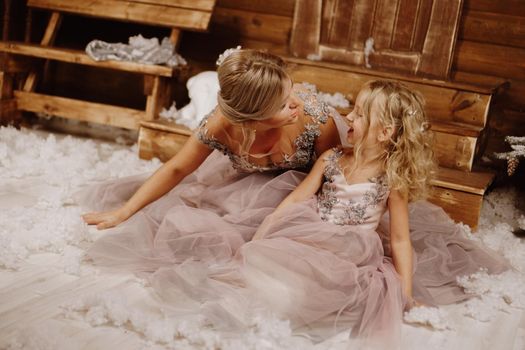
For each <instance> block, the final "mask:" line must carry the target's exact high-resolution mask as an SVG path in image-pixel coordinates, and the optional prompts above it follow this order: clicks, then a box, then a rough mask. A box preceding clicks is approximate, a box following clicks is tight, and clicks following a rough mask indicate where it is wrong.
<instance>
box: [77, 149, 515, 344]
mask: <svg viewBox="0 0 525 350" xmlns="http://www.w3.org/2000/svg"><path fill="white" fill-rule="evenodd" d="M304 176H305V175H304V173H301V172H297V171H287V172H285V173H282V174H261V173H255V174H241V173H238V172H237V171H235V170H234V169H233V168H232V167H231V165H230V163H229V161H228V159H227V158H226V157H224V156H222V155H220V154H218V153H217V152H215V153H213V154H212V156H211V157H209V158H208V160H207V161H206V162H205V163H204V164H203V165H202V166H201V167H200V168H199V169H198V170H197V171H196V172H195V173H194V174H192V175H190V176H189V177H188V178H186V179H185V180H184V181H183V182H182V183H181V184H179V186H177V187H176V188H175V189H173V190H172V191H171V192H169V193H168V194H166V195H165V196H164V197H162V198H161V199H159V200H157V201H155V202H154V203H152V204H150V205H148V206H147V207H145V208H144V209H142V210H141V211H139V212H138V213H136V214H135V215H134V216H132V217H131V218H130V219H128V220H127V221H126V222H124V223H122V224H121V225H119V226H118V227H116V228H113V229H111V230H108V231H107V233H106V234H104V236H102V237H101V238H100V239H98V240H97V241H96V242H94V244H93V246H92V247H91V248H90V249H89V250H88V252H87V255H88V257H89V258H90V259H91V260H93V262H94V263H95V264H97V265H100V266H104V267H108V268H117V269H121V270H128V271H133V272H136V273H140V274H142V275H145V276H147V278H148V279H149V280H150V281H151V285H152V286H153V287H154V290H155V291H156V293H157V294H158V296H160V298H161V300H162V301H163V302H164V304H165V306H166V309H167V310H170V312H173V313H174V314H178V315H184V314H191V313H198V314H200V315H204V316H205V317H206V318H207V320H208V321H209V322H210V324H211V325H212V326H213V327H216V328H218V329H229V330H232V329H242V328H246V327H249V326H250V324H252V322H253V318H254V317H257V315H258V314H259V313H261V312H262V313H268V312H270V313H271V314H273V315H276V316H277V317H280V318H283V319H287V320H289V321H290V324H291V326H292V327H293V328H294V329H299V330H303V331H307V333H309V334H311V336H312V337H318V338H319V339H325V338H327V337H329V336H332V335H334V334H335V333H337V332H339V331H341V330H344V329H350V328H351V332H352V335H353V336H354V337H355V338H356V339H360V340H363V342H364V344H367V345H373V344H376V345H378V347H383V346H384V345H385V344H389V345H390V346H389V347H392V345H393V344H399V336H400V325H401V320H402V313H403V309H404V306H405V303H406V300H405V298H404V296H403V292H402V289H401V283H400V279H399V276H398V275H397V273H396V271H395V268H394V265H393V263H392V259H391V257H390V244H389V241H388V236H389V235H388V215H385V216H384V217H383V218H382V220H381V223H380V225H379V228H378V230H368V229H360V228H359V227H353V226H340V225H335V224H332V223H329V222H325V221H322V220H321V219H320V217H319V215H318V213H317V207H316V200H315V198H312V199H310V200H308V201H305V202H301V203H297V204H294V205H292V206H290V207H288V208H287V209H286V210H285V211H284V212H282V213H281V214H280V215H279V217H277V218H272V220H271V221H269V220H266V221H265V222H264V227H265V232H266V235H265V237H264V239H260V240H255V241H252V240H251V238H252V236H253V235H254V233H255V231H256V230H257V228H258V227H259V226H260V225H261V223H263V220H264V219H265V218H266V217H267V216H268V215H269V214H270V213H272V212H273V210H274V208H275V207H276V206H277V205H278V204H279V203H280V202H281V201H282V200H283V199H284V198H285V197H286V195H287V194H289V193H290V192H291V191H292V190H293V189H294V188H295V187H296V186H297V185H298V184H299V183H300V181H301V180H302V179H303V178H304ZM144 179H145V177H131V178H126V179H121V180H116V181H113V182H109V183H105V184H102V185H98V186H95V187H94V188H91V189H89V190H88V191H85V192H83V193H81V194H80V196H79V201H80V203H81V204H82V205H84V206H86V207H89V208H90V209H96V210H103V209H111V208H113V207H116V206H118V205H120V204H122V203H123V202H124V201H125V200H126V199H127V198H129V197H130V196H131V194H132V193H134V191H135V190H136V189H137V188H138V186H140V184H141V183H142V182H143V181H144ZM410 230H411V238H412V243H413V247H414V251H415V262H416V263H415V267H414V298H415V299H416V300H418V301H420V302H422V303H425V304H427V305H436V304H447V303H453V302H458V301H461V300H464V299H466V298H468V297H469V295H467V294H465V293H464V291H463V290H462V289H461V288H460V287H459V286H458V285H457V283H456V278H457V277H458V276H462V275H468V274H472V273H474V272H476V271H477V270H478V269H479V268H481V267H484V268H487V269H489V272H492V273H498V272H501V271H503V270H505V269H507V268H508V264H507V263H506V261H504V260H503V259H502V258H501V257H499V256H497V255H496V254H495V253H494V252H491V251H488V250H486V249H483V248H481V247H480V246H478V245H477V244H476V243H475V242H473V241H471V240H469V239H468V238H465V237H464V234H463V233H462V231H461V230H460V229H459V228H458V227H457V226H456V225H455V224H454V223H453V222H452V221H451V220H450V219H449V218H448V216H447V215H446V214H445V213H444V212H443V210H442V209H441V208H439V207H436V206H434V205H432V204H430V203H428V202H418V203H414V204H412V205H411V206H410ZM369 347H370V346H369Z"/></svg>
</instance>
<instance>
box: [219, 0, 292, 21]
mask: <svg viewBox="0 0 525 350" xmlns="http://www.w3.org/2000/svg"><path fill="white" fill-rule="evenodd" d="M216 8H217V9H219V8H229V9H236V10H245V11H250V12H260V13H267V14H271V15H279V16H286V17H290V18H293V11H294V8H295V0H217V6H216Z"/></svg>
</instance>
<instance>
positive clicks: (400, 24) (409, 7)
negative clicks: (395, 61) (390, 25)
mask: <svg viewBox="0 0 525 350" xmlns="http://www.w3.org/2000/svg"><path fill="white" fill-rule="evenodd" d="M418 9H419V1H414V0H400V1H399V6H398V9H397V15H396V22H395V25H394V27H395V29H394V31H393V39H392V45H391V47H392V49H393V50H396V51H411V50H412V41H413V38H414V34H415V31H416V24H417V15H418Z"/></svg>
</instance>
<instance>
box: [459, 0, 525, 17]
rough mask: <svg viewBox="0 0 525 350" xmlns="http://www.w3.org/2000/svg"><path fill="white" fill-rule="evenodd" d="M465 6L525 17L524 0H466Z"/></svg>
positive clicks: (471, 8) (470, 8)
mask: <svg viewBox="0 0 525 350" xmlns="http://www.w3.org/2000/svg"><path fill="white" fill-rule="evenodd" d="M465 8H466V9H469V10H477V11H485V12H493V13H503V14H507V15H515V16H522V17H525V2H524V1H523V0H504V1H501V0H500V1H494V0H465Z"/></svg>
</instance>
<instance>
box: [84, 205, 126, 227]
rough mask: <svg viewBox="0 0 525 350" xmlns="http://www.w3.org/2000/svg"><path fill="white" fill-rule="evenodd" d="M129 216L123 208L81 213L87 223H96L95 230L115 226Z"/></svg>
mask: <svg viewBox="0 0 525 350" xmlns="http://www.w3.org/2000/svg"><path fill="white" fill-rule="evenodd" d="M129 217H130V215H128V214H127V213H126V212H125V211H124V209H123V208H118V209H115V210H110V211H103V212H94V213H87V214H84V215H82V219H83V220H84V222H85V223H86V224H88V225H97V230H105V229H107V228H111V227H115V226H117V225H118V224H120V223H121V222H123V221H125V220H126V219H127V218H129Z"/></svg>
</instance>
